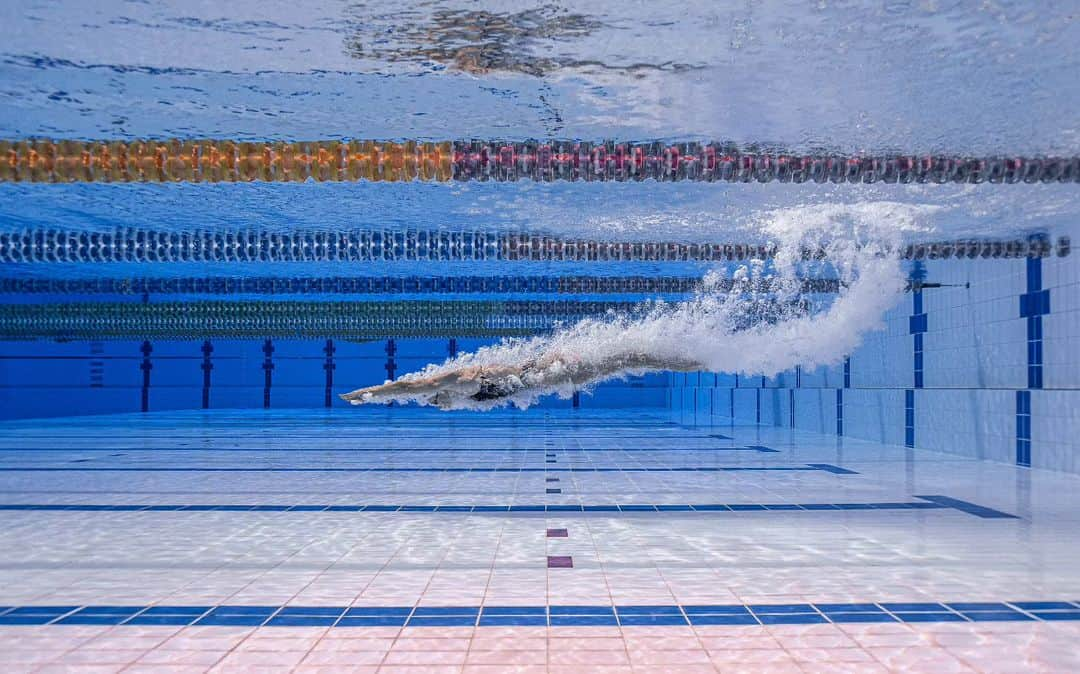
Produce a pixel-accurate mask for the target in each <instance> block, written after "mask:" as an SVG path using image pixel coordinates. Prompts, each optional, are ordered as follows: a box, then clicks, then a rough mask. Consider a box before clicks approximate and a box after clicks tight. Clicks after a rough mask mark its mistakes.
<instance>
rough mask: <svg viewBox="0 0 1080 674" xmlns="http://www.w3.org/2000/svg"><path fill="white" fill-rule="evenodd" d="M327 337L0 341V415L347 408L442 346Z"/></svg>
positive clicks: (616, 397)
mask: <svg viewBox="0 0 1080 674" xmlns="http://www.w3.org/2000/svg"><path fill="white" fill-rule="evenodd" d="M327 341H328V340H325V339H318V340H316V339H306V340H288V339H274V340H211V341H195V340H188V341H164V340H163V341H152V342H143V341H111V342H85V341H74V342H63V343H55V342H47V341H34V342H29V341H27V342H0V419H18V418H30V417H49V416H71V415H85V414H114V413H124V412H139V411H146V412H158V411H165V410H185V409H202V408H205V409H232V408H244V409H263V408H270V409H289V408H321V407H327V406H333V407H348V404H347V403H345V402H344V401H342V400H339V399H338V397H337V394H338V393H342V392H345V391H350V390H352V389H354V388H360V387H361V386H370V385H371V384H376V383H380V382H382V381H383V380H385V379H386V378H387V377H388V376H391V377H393V376H400V375H402V374H405V373H406V372H412V371H414V370H418V369H420V368H422V367H424V366H425V365H427V364H429V363H440V362H442V361H443V360H445V359H446V357H447V355H448V354H449V350H450V348H451V345H450V340H446V339H399V340H378V341H371V342H349V341H344V340H332V342H331V346H332V353H330V354H328V353H327ZM491 341H492V340H479V339H459V340H455V346H456V348H457V349H458V351H459V352H465V351H471V350H473V349H475V348H477V347H479V346H481V345H483V344H487V343H490V342H491ZM207 345H209V347H210V348H209V349H207V348H206V347H207ZM207 366H209V367H207ZM388 367H389V368H390V369H388ZM328 372H329V374H330V376H331V377H332V378H331V379H329V380H328V377H327V375H328ZM667 397H668V396H667V377H666V375H663V374H656V375H650V376H646V377H634V378H630V379H628V380H626V381H614V382H610V383H607V384H604V385H602V386H600V387H598V388H597V389H596V391H595V392H594V393H593V394H591V395H589V394H582V395H579V396H577V399H576V401H575V400H574V399H565V400H564V399H559V398H554V397H549V398H545V399H544V400H543V401H542V403H541V404H542V405H544V406H547V407H567V408H569V407H573V406H575V405H577V406H580V407H586V408H598V407H602V408H618V407H655V408H658V409H661V408H664V407H666V405H667Z"/></svg>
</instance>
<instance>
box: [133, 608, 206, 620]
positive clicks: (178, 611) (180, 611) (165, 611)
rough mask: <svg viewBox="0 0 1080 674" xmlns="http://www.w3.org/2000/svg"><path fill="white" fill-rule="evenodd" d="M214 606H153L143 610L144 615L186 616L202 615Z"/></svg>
mask: <svg viewBox="0 0 1080 674" xmlns="http://www.w3.org/2000/svg"><path fill="white" fill-rule="evenodd" d="M212 608H214V607H213V606H151V607H150V608H148V609H146V610H145V611H143V612H142V613H141V614H140V615H142V616H157V615H186V616H193V617H197V616H201V615H202V614H204V613H206V612H207V611H209V610H210V609H212Z"/></svg>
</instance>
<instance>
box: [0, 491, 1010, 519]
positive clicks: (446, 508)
mask: <svg viewBox="0 0 1080 674" xmlns="http://www.w3.org/2000/svg"><path fill="white" fill-rule="evenodd" d="M916 498H919V499H923V500H922V501H885V502H864V503H771V504H770V503H709V504H648V503H641V504H632V503H627V504H596V505H583V504H519V505H393V504H370V505H369V504H365V505H359V504H357V505H349V504H334V505H321V504H306V503H304V504H295V505H278V504H126V503H125V504H92V503H2V504H0V511H8V512H25V511H38V512H140V513H149V512H199V511H202V512H225V511H231V512H293V513H295V512H386V513H391V512H392V513H545V512H547V513H555V512H557V513H561V514H564V515H565V514H568V513H590V512H605V513H611V512H617V513H669V514H670V513H673V512H690V513H718V512H723V513H747V512H776V511H783V512H823V511H824V512H835V511H844V512H855V511H861V512H866V511H874V512H878V511H882V510H895V511H920V510H956V511H959V512H962V513H966V514H968V515H973V516H975V517H978V518H981V519H1019V518H1017V517H1016V516H1015V515H1010V514H1008V513H1005V512H1002V511H1000V510H994V509H993V508H987V507H985V506H980V505H977V504H975V503H969V502H967V501H961V500H959V499H954V498H950V497H948V496H916Z"/></svg>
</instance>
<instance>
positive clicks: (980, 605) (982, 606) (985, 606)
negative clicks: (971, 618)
mask: <svg viewBox="0 0 1080 674" xmlns="http://www.w3.org/2000/svg"><path fill="white" fill-rule="evenodd" d="M946 606H948V607H949V608H951V609H952V610H954V611H961V612H963V611H1012V610H1013V609H1012V608H1010V607H1009V605H1008V604H1004V603H1001V602H988V601H968V602H964V601H961V602H951V603H948V604H946Z"/></svg>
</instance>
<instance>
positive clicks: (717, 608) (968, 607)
mask: <svg viewBox="0 0 1080 674" xmlns="http://www.w3.org/2000/svg"><path fill="white" fill-rule="evenodd" d="M1013 607H1016V608H1013ZM1016 609H1022V610H1016ZM549 614H550V624H551V625H553V626H560V625H616V624H622V625H628V626H629V625H640V626H649V625H685V624H687V622H689V623H690V624H692V625H755V624H759V623H760V624H764V625H810V624H818V623H824V622H837V623H844V622H851V623H872V622H893V621H895V620H897V619H899V620H902V621H904V622H910V623H915V622H927V623H929V622H965V621H973V622H1001V621H1032V620H1046V621H1066V620H1068V621H1072V620H1080V606H1078V605H1075V604H1071V603H1069V602H1058V601H1032V602H1008V603H1004V602H953V603H950V604H947V605H946V604H940V603H934V602H882V603H880V604H872V603H847V604H836V603H833V604H753V605H741V604H720V605H687V606H677V605H647V606H604V605H597V606H562V605H557V606H550V607H547V606H488V607H483V609H481V607H478V606H431V607H417V608H412V607H407V606H373V607H363V606H356V607H351V608H346V607H343V606H285V607H273V606H228V605H227V606H218V607H213V608H208V607H205V606H153V607H149V608H145V609H144V608H143V607H139V606H83V607H78V606H22V607H15V608H9V609H7V612H6V613H3V612H0V625H46V624H63V625H119V624H123V625H191V624H196V625H220V626H229V625H234V626H235V625H239V626H257V625H266V626H267V627H273V626H332V625H336V626H338V627H379V626H391V627H395V626H396V627H401V626H406V625H407V626H473V625H477V624H478V625H479V626H481V627H483V626H503V625H537V626H543V625H545V624H548V620H549Z"/></svg>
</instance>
